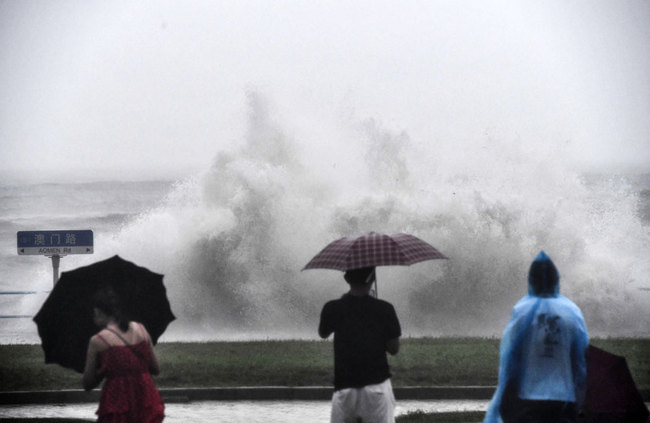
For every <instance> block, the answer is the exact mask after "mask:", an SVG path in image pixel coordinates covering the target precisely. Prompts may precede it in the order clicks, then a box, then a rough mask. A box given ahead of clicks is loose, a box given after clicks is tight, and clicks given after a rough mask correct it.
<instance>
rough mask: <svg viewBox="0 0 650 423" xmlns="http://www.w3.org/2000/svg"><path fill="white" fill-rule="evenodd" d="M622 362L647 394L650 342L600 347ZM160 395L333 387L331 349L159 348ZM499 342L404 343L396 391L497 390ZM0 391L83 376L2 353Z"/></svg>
mask: <svg viewBox="0 0 650 423" xmlns="http://www.w3.org/2000/svg"><path fill="white" fill-rule="evenodd" d="M592 343H593V344H594V345H596V346H598V347H601V348H603V349H605V350H607V351H610V352H613V353H615V354H619V355H623V356H624V357H626V359H627V361H628V366H629V367H630V371H631V373H632V376H633V377H634V378H635V381H636V383H637V386H638V387H639V388H641V389H649V388H650V339H595V340H593V341H592ZM155 349H156V353H157V354H158V357H159V359H160V362H161V373H160V375H159V376H156V378H155V381H156V385H157V386H158V387H160V388H181V387H228V386H330V385H331V384H332V371H333V357H332V343H331V341H252V342H205V343H161V344H158V345H157V346H156V347H155ZM498 360H499V341H498V340H496V339H478V338H407V339H403V340H402V348H401V351H400V353H399V354H398V355H397V356H395V357H390V358H389V362H390V365H391V369H392V372H393V378H392V382H393V385H394V386H452V385H464V386H492V385H496V383H497V372H498ZM0 381H1V382H0V390H2V391H37V390H56V389H79V388H80V387H81V375H80V374H78V373H75V372H74V371H72V370H68V369H63V368H62V367H60V366H58V365H54V364H48V365H46V364H44V362H43V352H42V350H41V347H40V346H39V345H0Z"/></svg>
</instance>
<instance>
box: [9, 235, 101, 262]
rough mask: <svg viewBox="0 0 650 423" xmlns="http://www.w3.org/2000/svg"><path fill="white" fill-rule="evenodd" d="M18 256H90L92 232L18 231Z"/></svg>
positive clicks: (91, 251)
mask: <svg viewBox="0 0 650 423" xmlns="http://www.w3.org/2000/svg"><path fill="white" fill-rule="evenodd" d="M17 235H18V254H19V255H23V254H25V255H28V254H31V255H45V256H52V255H59V256H64V255H67V254H92V253H93V231H91V230H81V231H78V230H67V231H19V232H18V234H17Z"/></svg>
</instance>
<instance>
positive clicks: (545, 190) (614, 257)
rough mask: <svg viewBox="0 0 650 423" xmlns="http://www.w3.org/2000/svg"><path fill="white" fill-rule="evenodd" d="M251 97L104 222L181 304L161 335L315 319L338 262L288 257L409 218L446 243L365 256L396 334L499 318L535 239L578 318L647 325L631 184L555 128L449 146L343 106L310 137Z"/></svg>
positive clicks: (603, 324) (237, 334) (115, 242)
mask: <svg viewBox="0 0 650 423" xmlns="http://www.w3.org/2000/svg"><path fill="white" fill-rule="evenodd" d="M249 109H250V110H249V115H250V119H249V125H248V127H247V131H246V133H245V134H244V136H243V137H242V138H243V142H242V143H241V145H238V147H235V148H230V149H229V150H227V151H226V150H222V151H217V152H216V153H215V158H214V160H213V164H212V166H211V167H210V168H209V169H206V170H204V171H203V172H200V173H197V175H195V176H194V177H191V178H188V179H186V180H184V181H180V182H179V183H178V184H176V186H175V187H174V189H173V190H172V191H171V192H170V193H169V195H168V196H167V198H166V199H165V201H164V202H163V204H162V205H161V206H160V207H157V208H153V209H151V210H150V211H148V212H147V213H144V214H142V215H141V216H139V217H138V218H137V219H136V220H134V221H132V222H131V223H129V224H127V225H125V226H124V227H123V228H122V230H121V231H120V232H119V234H117V235H116V236H114V237H113V238H112V239H110V240H108V239H106V240H103V242H104V243H105V244H107V245H108V247H107V248H106V250H113V251H115V252H116V253H119V254H120V255H122V256H123V257H125V258H126V259H130V260H133V261H135V262H138V263H140V264H142V265H146V266H149V267H151V268H152V269H154V270H155V271H158V272H161V273H164V274H165V283H166V286H167V288H168V291H169V295H170V299H171V302H172V307H173V309H174V312H175V313H176V315H177V316H178V321H177V322H174V323H173V324H172V325H171V326H170V328H169V331H168V334H166V335H165V336H166V338H164V339H203V338H221V339H239V338H256V337H265V338H266V337H314V336H315V328H316V325H317V322H318V314H319V312H320V308H321V307H322V304H323V303H324V302H325V301H327V300H328V299H331V298H335V297H338V296H340V295H341V294H342V293H343V292H345V290H346V286H345V283H344V282H343V279H342V274H341V273H340V272H337V271H327V270H316V271H312V270H310V271H304V272H301V269H302V267H303V266H304V264H305V263H306V262H307V261H308V260H309V259H310V258H311V257H312V256H313V255H315V254H316V253H317V252H318V251H319V250H320V249H321V248H323V247H324V246H325V245H326V244H327V243H329V242H330V241H332V240H334V239H337V238H339V237H342V236H346V235H352V234H356V233H362V232H367V231H371V230H374V231H379V232H386V233H392V232H407V233H412V234H414V235H416V236H418V237H420V238H422V239H424V240H426V241H428V242H430V243H431V244H433V245H434V246H435V247H436V248H438V249H440V250H441V251H442V252H443V253H444V254H445V255H446V256H448V257H449V260H438V261H431V262H424V263H420V264H417V265H414V266H411V267H409V268H400V267H394V268H381V269H379V270H378V279H379V280H378V283H379V285H378V286H379V296H380V297H381V298H385V299H387V300H389V301H391V302H392V303H393V304H394V305H395V307H396V309H397V312H398V315H399V316H400V318H401V320H402V325H403V329H404V332H405V334H407V335H413V336H438V335H453V336H455V335H458V336H495V335H499V334H500V333H501V331H502V329H503V326H504V324H505V322H506V321H507V319H508V317H509V314H510V310H511V309H512V305H513V304H514V303H515V302H516V301H517V299H518V298H520V297H521V296H522V295H524V294H525V293H526V289H527V288H526V274H527V270H528V266H529V265H530V262H531V261H532V259H533V257H535V255H536V254H537V253H538V252H539V250H541V249H544V250H545V251H547V252H548V253H549V255H551V257H552V258H553V260H554V261H555V262H556V263H557V265H558V268H559V271H560V274H561V281H560V284H561V292H562V293H563V294H565V295H567V296H569V297H571V298H572V299H573V300H574V301H575V302H576V303H577V304H578V305H579V306H581V307H582V309H583V312H584V314H585V317H586V320H587V324H588V326H589V329H590V331H591V333H592V334H593V335H611V336H618V335H627V336H629V335H634V336H637V335H643V336H647V335H648V334H649V333H648V327H647V322H648V321H650V319H649V318H650V315H649V313H650V312H649V310H650V298H649V295H648V293H647V291H642V290H641V289H640V288H642V287H643V286H647V285H648V280H647V275H648V274H649V271H650V269H649V259H648V257H649V256H650V254H648V253H649V252H650V246H649V243H650V241H649V240H650V236H649V228H648V225H644V223H643V222H642V220H641V219H640V217H639V214H638V204H637V202H638V193H637V192H634V191H633V190H632V189H631V188H630V187H629V186H627V185H626V184H625V182H624V181H621V180H617V181H614V180H610V179H607V178H604V179H602V180H590V179H588V178H585V177H584V176H582V175H580V174H579V173H578V172H577V171H576V170H574V169H572V168H571V166H570V164H569V163H567V162H566V161H565V160H564V159H563V157H564V154H563V150H562V145H561V143H559V144H558V143H555V142H551V141H549V142H548V143H542V144H541V145H540V144H539V143H526V140H519V139H516V138H515V139H509V138H508V136H505V135H500V134H495V133H494V132H490V131H488V133H486V134H485V135H484V138H483V139H481V140H477V141H475V142H474V143H473V144H472V145H470V146H469V147H467V146H465V147H463V148H462V149H460V148H459V147H455V143H454V140H437V141H433V140H434V139H435V137H432V140H420V139H417V140H416V139H412V138H411V137H410V136H409V134H408V132H407V131H405V130H401V129H393V128H386V127H384V126H383V125H382V123H381V122H380V121H379V120H377V119H352V118H348V119H342V120H341V121H339V122H338V126H336V127H334V128H332V127H330V126H328V127H327V128H326V132H327V133H328V134H330V135H336V136H337V138H338V139H333V140H331V142H328V143H327V145H322V143H315V142H314V143H313V144H312V141H313V140H314V139H319V137H318V136H314V137H313V138H312V137H310V135H309V133H308V132H306V131H304V130H301V129H296V128H303V126H301V124H300V123H296V125H293V124H292V120H291V119H292V118H293V119H295V120H300V113H299V112H296V116H294V117H287V116H280V114H279V113H277V112H276V110H274V108H273V107H271V105H270V104H269V103H268V102H267V100H266V99H264V98H263V97H262V96H260V95H258V94H256V93H251V94H250V96H249ZM310 119H311V120H310V121H314V120H313V118H310ZM333 121H334V120H331V119H328V120H325V119H324V120H323V122H327V125H331V124H332V122H333ZM323 125H325V123H323ZM313 131H315V132H317V131H318V127H315V128H313ZM315 151H316V152H315ZM318 152H322V155H321V156H320V160H314V158H315V157H318Z"/></svg>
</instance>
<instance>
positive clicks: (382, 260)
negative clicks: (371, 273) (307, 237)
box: [303, 232, 447, 271]
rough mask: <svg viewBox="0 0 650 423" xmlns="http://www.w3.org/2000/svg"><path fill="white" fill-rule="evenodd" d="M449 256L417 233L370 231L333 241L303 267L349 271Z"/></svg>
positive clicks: (403, 264) (409, 263) (406, 264)
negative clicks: (387, 233)
mask: <svg viewBox="0 0 650 423" xmlns="http://www.w3.org/2000/svg"><path fill="white" fill-rule="evenodd" d="M446 258H447V257H445V256H444V255H443V254H442V253H441V252H440V251H438V250H436V249H435V248H433V247H432V246H431V245H429V244H427V243H426V242H424V241H422V240H421V239H420V238H417V237H414V236H413V235H408V234H402V233H398V234H393V235H386V234H380V233H376V232H370V233H367V234H363V235H359V236H353V237H345V238H341V239H338V240H336V241H333V242H332V243H330V244H329V245H328V246H327V247H325V248H324V249H323V251H321V252H320V253H318V254H316V256H315V257H314V258H313V259H311V261H310V262H309V263H307V265H306V266H305V267H304V268H303V270H305V269H335V270H343V271H345V270H350V269H358V268H361V267H370V266H408V265H411V264H413V263H418V262H421V261H425V260H435V259H446Z"/></svg>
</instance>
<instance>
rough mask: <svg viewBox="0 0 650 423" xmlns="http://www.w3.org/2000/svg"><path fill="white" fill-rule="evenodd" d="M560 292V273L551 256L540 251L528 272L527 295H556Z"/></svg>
mask: <svg viewBox="0 0 650 423" xmlns="http://www.w3.org/2000/svg"><path fill="white" fill-rule="evenodd" d="M559 294H560V274H559V273H558V271H557V268H556V267H555V264H553V261H552V260H551V258H550V257H549V256H548V255H547V254H546V253H545V252H544V251H541V252H540V253H539V254H538V255H537V257H535V260H533V263H532V264H531V265H530V270H529V272H528V295H532V296H534V297H557V296H558V295H559Z"/></svg>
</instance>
